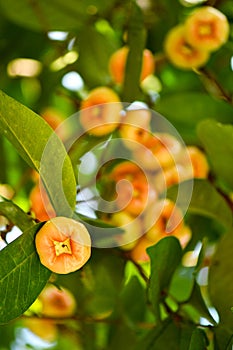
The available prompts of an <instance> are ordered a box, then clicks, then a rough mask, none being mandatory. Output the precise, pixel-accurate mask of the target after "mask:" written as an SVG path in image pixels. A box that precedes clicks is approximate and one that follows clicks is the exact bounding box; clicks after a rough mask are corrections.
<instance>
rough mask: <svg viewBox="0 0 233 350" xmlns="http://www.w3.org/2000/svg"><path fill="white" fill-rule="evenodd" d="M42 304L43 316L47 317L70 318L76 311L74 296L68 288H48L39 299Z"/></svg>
mask: <svg viewBox="0 0 233 350" xmlns="http://www.w3.org/2000/svg"><path fill="white" fill-rule="evenodd" d="M38 299H39V301H40V302H41V303H42V310H41V314H42V315H43V316H46V317H54V318H55V317H69V316H72V315H73V314H74V312H75V309H76V301H75V298H74V296H73V295H72V294H71V293H70V291H69V290H68V289H66V288H60V289H58V288H57V287H55V286H53V285H52V284H51V285H48V286H46V287H45V288H44V289H43V290H42V292H41V293H40V295H39V297H38Z"/></svg>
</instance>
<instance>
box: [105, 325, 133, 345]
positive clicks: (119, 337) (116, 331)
mask: <svg viewBox="0 0 233 350" xmlns="http://www.w3.org/2000/svg"><path fill="white" fill-rule="evenodd" d="M109 339H110V342H109V344H108V347H107V349H108V350H119V349H133V348H134V345H135V344H136V334H135V332H134V331H132V330H131V329H130V328H128V327H127V326H126V325H124V324H123V323H120V324H118V325H114V326H112V327H111V329H110V337H109Z"/></svg>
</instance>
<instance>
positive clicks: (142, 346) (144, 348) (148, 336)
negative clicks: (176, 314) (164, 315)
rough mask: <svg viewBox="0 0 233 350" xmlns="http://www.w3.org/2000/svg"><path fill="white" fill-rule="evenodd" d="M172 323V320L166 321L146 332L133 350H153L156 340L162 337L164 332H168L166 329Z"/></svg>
mask: <svg viewBox="0 0 233 350" xmlns="http://www.w3.org/2000/svg"><path fill="white" fill-rule="evenodd" d="M170 323H171V320H170V319H166V320H165V321H163V322H162V323H160V324H158V325H157V326H156V327H154V328H152V329H151V330H148V331H146V332H145V333H144V334H143V335H142V337H141V338H140V339H139V340H138V342H137V344H136V346H135V348H133V350H151V349H152V346H153V344H154V342H155V341H156V339H157V338H159V337H160V336H162V335H163V333H164V332H166V328H167V327H168V326H169V324H170Z"/></svg>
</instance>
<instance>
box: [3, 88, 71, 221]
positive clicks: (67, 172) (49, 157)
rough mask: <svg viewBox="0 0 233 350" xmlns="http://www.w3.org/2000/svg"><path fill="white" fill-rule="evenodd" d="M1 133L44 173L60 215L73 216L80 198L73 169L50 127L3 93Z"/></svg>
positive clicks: (52, 199) (22, 155) (43, 175)
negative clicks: (76, 201)
mask: <svg viewBox="0 0 233 350" xmlns="http://www.w3.org/2000/svg"><path fill="white" fill-rule="evenodd" d="M0 131H1V132H2V133H3V134H4V135H5V136H6V137H7V138H8V140H9V141H10V142H11V143H12V144H13V145H14V147H15V148H16V150H17V151H18V153H19V154H20V155H21V157H22V158H23V159H24V160H25V161H26V162H27V163H28V164H29V166H31V167H32V168H34V169H36V170H37V171H38V172H40V175H41V178H42V180H43V183H44V185H45V187H46V189H47V192H48V194H49V197H50V199H51V202H52V204H53V206H54V208H55V211H56V213H57V215H65V216H70V215H72V209H74V205H75V196H76V185H75V177H74V172H73V168H72V165H71V162H70V159H69V157H68V156H67V153H66V150H65V148H64V146H63V144H62V142H61V140H60V139H59V138H58V137H57V136H56V134H55V133H54V132H53V130H52V129H51V128H50V127H49V125H48V124H47V123H46V122H45V121H44V120H43V119H42V118H40V117H39V116H38V115H37V114H36V113H34V112H32V111H31V110H30V109H28V108H27V107H25V106H23V105H22V104H20V103H19V102H17V101H16V100H14V99H13V98H11V97H9V96H7V95H6V94H4V93H3V92H2V91H1V92H0Z"/></svg>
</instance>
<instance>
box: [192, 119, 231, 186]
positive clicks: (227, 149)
mask: <svg viewBox="0 0 233 350" xmlns="http://www.w3.org/2000/svg"><path fill="white" fill-rule="evenodd" d="M197 132H198V136H199V138H200V140H201V143H202V145H203V147H204V148H205V151H206V153H207V155H208V157H209V160H210V163H211V168H212V169H213V172H214V173H215V175H216V176H217V178H218V179H219V180H220V181H222V182H223V183H224V184H225V185H226V186H228V187H229V188H230V189H231V190H233V176H232V174H233V162H232V160H233V125H222V124H220V123H217V122H216V121H213V120H205V121H203V122H201V123H200V124H199V125H198V128H197Z"/></svg>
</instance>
